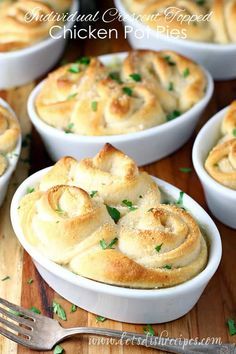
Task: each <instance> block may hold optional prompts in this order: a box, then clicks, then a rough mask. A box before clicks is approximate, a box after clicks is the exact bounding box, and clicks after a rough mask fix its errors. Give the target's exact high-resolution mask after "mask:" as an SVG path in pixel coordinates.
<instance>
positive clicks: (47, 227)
mask: <svg viewBox="0 0 236 354" xmlns="http://www.w3.org/2000/svg"><path fill="white" fill-rule="evenodd" d="M19 217H20V220H21V226H22V229H23V232H24V235H25V237H26V239H27V240H28V241H29V242H30V244H31V245H33V246H34V247H37V248H38V249H39V250H40V251H41V252H42V254H44V255H45V256H47V257H48V258H49V259H51V260H52V261H54V262H57V263H59V264H65V265H66V264H68V262H69V261H70V260H71V259H72V258H73V256H74V255H75V254H77V253H80V252H85V251H86V250H87V249H90V248H91V247H93V246H94V245H96V244H97V243H99V240H101V239H104V240H109V239H112V238H114V237H115V235H116V230H115V229H114V222H113V220H112V219H111V217H110V216H109V214H108V212H107V209H106V207H105V205H104V204H102V203H99V202H98V201H97V200H95V199H92V198H91V197H90V196H89V195H88V194H87V193H86V192H85V191H83V190H82V189H80V188H77V187H73V186H62V185H61V186H56V187H53V188H51V189H49V190H48V191H46V192H40V191H36V192H33V193H30V194H27V195H26V196H25V197H24V198H23V199H22V200H21V202H20V208H19Z"/></svg>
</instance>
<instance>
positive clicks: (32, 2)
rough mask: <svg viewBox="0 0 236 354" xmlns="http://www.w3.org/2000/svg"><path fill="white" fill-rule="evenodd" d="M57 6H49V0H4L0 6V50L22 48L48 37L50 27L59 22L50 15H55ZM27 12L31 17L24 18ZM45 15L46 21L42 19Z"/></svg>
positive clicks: (6, 50)
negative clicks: (47, 17)
mask: <svg viewBox="0 0 236 354" xmlns="http://www.w3.org/2000/svg"><path fill="white" fill-rule="evenodd" d="M66 3H68V1H67V2H66ZM59 4H60V2H58V5H59ZM57 8H58V7H57ZM57 8H53V7H51V6H50V1H40V0H16V1H4V2H3V4H2V7H1V8H0V22H1V26H0V52H9V51H15V50H19V49H23V48H26V47H29V46H31V45H33V44H35V43H37V42H39V41H41V40H43V39H45V38H46V37H49V31H50V28H51V27H52V26H54V25H58V23H59V24H60V22H58V21H56V20H55V19H54V18H53V17H50V15H51V14H54V16H56V9H57ZM59 8H60V6H59ZM62 9H63V6H62ZM29 14H32V15H31V16H32V18H31V19H29V17H28V19H27V20H26V16H27V15H29ZM46 16H49V19H48V20H47V21H45V20H43V17H44V18H46ZM40 18H42V19H40Z"/></svg>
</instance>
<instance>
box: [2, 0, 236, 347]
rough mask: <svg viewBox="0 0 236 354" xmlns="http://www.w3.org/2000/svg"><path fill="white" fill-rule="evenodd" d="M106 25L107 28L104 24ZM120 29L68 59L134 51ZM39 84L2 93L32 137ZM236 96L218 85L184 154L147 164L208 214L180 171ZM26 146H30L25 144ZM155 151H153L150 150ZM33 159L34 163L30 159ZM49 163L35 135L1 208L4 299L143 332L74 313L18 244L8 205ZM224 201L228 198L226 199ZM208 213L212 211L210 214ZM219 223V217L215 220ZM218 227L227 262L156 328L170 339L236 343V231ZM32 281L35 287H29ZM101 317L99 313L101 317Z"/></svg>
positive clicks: (191, 179)
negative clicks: (187, 305)
mask: <svg viewBox="0 0 236 354" xmlns="http://www.w3.org/2000/svg"><path fill="white" fill-rule="evenodd" d="M99 6H100V9H101V11H103V9H104V10H105V9H106V8H109V7H112V6H113V4H112V1H110V0H106V1H102V5H101V4H100V5H99ZM102 26H103V27H104V24H103V25H102ZM113 26H116V27H117V29H118V30H119V39H117V40H98V39H96V40H93V39H90V40H73V41H71V42H69V44H68V47H67V50H66V52H65V55H64V57H65V58H66V59H68V60H74V59H75V58H77V57H78V56H80V55H89V56H93V55H99V54H106V53H112V52H119V51H125V50H129V49H130V47H129V44H128V42H127V41H125V40H124V38H123V29H122V25H121V23H118V22H117V23H114V24H113ZM34 84H35V83H32V84H29V85H26V86H24V87H21V88H17V89H12V90H9V91H2V92H0V96H1V97H3V98H5V99H6V100H7V101H8V102H9V103H10V104H12V106H13V108H14V109H15V110H16V112H17V114H18V116H19V117H20V121H21V125H22V129H23V133H24V134H27V133H28V132H29V131H30V129H31V127H30V123H29V120H28V117H27V114H26V101H27V97H28V94H29V92H30V91H31V89H32V88H33V86H34ZM235 96H236V81H227V82H216V83H215V93H214V97H213V98H212V100H211V102H210V104H209V106H208V108H207V110H206V112H205V114H204V115H203V116H202V118H201V120H200V123H199V125H198V128H197V130H196V132H195V134H194V136H193V137H192V138H191V140H190V141H189V142H188V143H187V144H185V145H184V146H183V147H182V148H181V149H180V150H178V151H177V152H175V153H174V154H172V155H171V156H169V157H167V158H165V159H163V160H161V161H159V162H156V163H153V164H151V165H148V166H145V167H144V169H145V170H146V171H148V172H149V173H150V174H152V175H154V176H157V177H159V178H161V179H164V180H165V181H167V182H169V183H172V184H174V185H175V186H177V187H178V188H180V189H181V190H183V191H184V192H186V193H187V194H189V195H190V196H191V197H193V198H194V199H195V200H196V201H197V202H198V203H200V204H201V205H202V206H203V207H204V208H205V210H206V211H208V208H207V205H206V201H205V198H204V195H203V190H202V187H201V184H200V182H199V180H198V177H197V175H196V173H195V172H194V170H193V171H192V172H191V173H182V172H180V170H179V169H180V167H192V168H193V166H192V160H191V152H192V146H193V142H194V139H195V136H196V134H197V131H198V130H199V128H200V127H201V126H202V125H203V124H204V123H205V122H206V121H207V120H208V119H209V118H210V117H211V116H212V115H213V114H214V113H216V112H217V111H219V110H220V109H221V108H223V107H224V106H226V105H228V104H229V103H230V102H231V101H232V100H233V99H235ZM26 145H27V144H26ZM150 148H151V147H150ZM28 159H29V161H28ZM51 164H52V162H51V161H50V159H49V157H48V155H47V153H46V151H45V148H44V146H43V144H42V141H41V139H40V138H39V136H38V134H37V133H36V132H35V131H34V130H33V131H32V143H31V146H29V145H28V146H25V147H24V149H23V155H22V157H21V162H20V164H19V166H18V169H17V171H16V173H15V175H14V177H13V179H12V182H11V185H10V188H9V192H8V197H7V199H6V201H5V204H4V206H3V207H2V208H1V209H0V260H1V262H0V279H2V278H4V277H5V276H10V279H9V280H6V281H4V282H0V297H5V298H7V299H8V300H10V301H13V302H15V303H21V304H22V305H23V306H25V307H26V308H30V307H31V306H36V307H38V308H39V309H40V310H41V311H42V313H44V314H46V315H48V316H52V311H51V306H52V301H53V300H54V299H55V300H56V301H58V302H59V303H60V304H61V305H62V306H63V307H64V308H65V310H66V312H67V317H68V320H67V321H66V322H63V323H62V325H63V326H65V327H70V326H99V327H109V328H113V329H119V330H124V331H135V332H139V333H143V326H142V325H129V324H122V323H119V322H114V321H111V320H107V321H105V322H104V323H96V316H95V315H94V314H91V313H88V312H86V311H84V310H81V309H77V311H76V312H75V313H70V307H71V304H70V303H68V302H67V301H66V300H64V299H62V298H61V297H60V296H59V295H57V294H56V293H55V292H54V291H53V290H52V289H50V288H49V287H48V286H47V284H46V283H45V282H44V281H43V280H42V278H41V277H40V275H39V274H38V273H37V271H36V269H35V267H34V265H33V263H32V261H31V259H30V257H29V256H28V255H27V254H26V253H25V252H23V251H22V249H21V247H20V245H19V244H18V242H17V240H16V238H15V236H14V233H13V231H12V228H11V226H10V219H9V205H10V201H11V197H12V194H13V192H14V190H15V189H16V186H17V185H18V184H19V183H20V182H21V181H22V180H23V179H24V178H26V176H27V174H28V172H29V169H30V173H33V172H35V171H38V170H39V169H42V168H44V167H47V166H50V165H51ZM222 203H224V200H222ZM208 212H209V211H208ZM213 219H214V217H213ZM215 221H216V224H217V226H218V228H219V230H220V233H221V237H222V242H223V258H222V261H221V265H220V267H219V269H218V271H217V273H216V274H215V276H214V277H213V279H212V280H211V282H210V283H209V285H208V287H207V288H206V290H205V291H204V293H203V295H202V296H201V298H200V300H199V302H198V303H197V305H196V306H195V307H194V309H193V310H192V311H191V312H190V313H189V314H187V315H186V316H184V317H182V318H180V319H178V320H176V321H173V322H170V323H167V324H160V325H154V326H153V328H154V330H155V332H156V334H160V333H161V332H162V331H163V330H166V331H167V332H168V335H169V336H171V337H179V336H183V337H186V338H195V337H199V338H206V337H214V338H215V337H221V339H222V341H224V342H231V343H236V336H234V337H230V336H229V334H228V329H227V326H226V320H227V319H228V318H234V319H235V320H236V301H235V300H236V277H235V259H236V232H235V231H234V230H232V229H230V228H228V227H226V226H224V225H223V224H221V223H220V222H218V221H217V220H215ZM30 278H32V279H33V283H32V284H31V285H30V284H28V283H27V281H28V279H30ZM98 315H99V314H98ZM62 346H63V348H64V349H65V352H66V354H84V353H86V354H87V353H88V354H95V353H96V354H97V353H98V352H99V353H102V354H108V353H110V354H118V353H119V354H121V353H122V354H123V353H124V354H130V353H136V354H142V353H150V354H151V353H153V354H154V353H157V352H158V351H155V350H152V349H146V348H141V347H134V346H123V347H122V346H106V345H105V346H101V345H100V346H97V345H90V344H89V340H88V338H86V337H80V338H74V339H72V340H68V341H67V342H65V343H63V344H62ZM0 353H1V354H23V353H24V354H30V353H31V354H33V353H36V352H33V351H30V350H28V349H25V348H23V347H20V346H19V347H17V346H16V345H15V344H14V343H11V342H10V341H8V340H6V339H4V338H0Z"/></svg>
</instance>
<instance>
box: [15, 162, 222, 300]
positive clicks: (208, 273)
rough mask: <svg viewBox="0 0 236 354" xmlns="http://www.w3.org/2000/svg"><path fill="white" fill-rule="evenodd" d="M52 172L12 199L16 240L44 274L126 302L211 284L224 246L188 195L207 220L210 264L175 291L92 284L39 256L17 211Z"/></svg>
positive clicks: (29, 181) (34, 178)
mask: <svg viewBox="0 0 236 354" xmlns="http://www.w3.org/2000/svg"><path fill="white" fill-rule="evenodd" d="M50 169H51V167H47V168H45V169H43V170H40V171H38V172H36V173H34V174H33V175H31V176H30V177H28V178H27V179H26V180H25V181H24V182H23V183H22V184H21V185H20V186H19V187H18V189H17V191H16V192H15V194H14V196H13V199H12V203H11V208H10V215H11V222H12V226H13V229H14V231H15V234H16V237H17V238H18V240H19V242H20V243H21V245H22V246H23V248H24V249H25V250H26V251H27V252H28V253H29V255H30V256H31V257H32V259H33V260H34V261H35V262H36V263H38V264H40V265H41V266H42V267H43V268H44V269H45V270H47V271H48V272H50V273H52V274H53V275H54V276H57V277H58V278H60V279H62V280H63V281H65V282H69V283H71V284H73V285H74V286H78V287H83V288H85V289H87V290H90V291H94V290H95V291H96V292H98V293H106V294H110V295H113V296H125V297H127V298H142V297H146V298H156V297H165V296H166V295H168V294H170V292H171V293H175V294H176V295H178V294H181V293H182V292H184V291H189V290H193V289H196V288H199V287H203V286H205V285H206V284H207V283H208V282H209V280H210V279H211V278H212V276H213V275H214V273H215V272H216V270H217V268H218V266H219V263H220V260H221V256H222V244H221V238H220V234H219V231H218V229H217V227H216V225H215V223H214V221H213V220H212V219H211V217H210V216H209V215H208V214H207V212H206V211H205V210H204V209H203V208H202V207H201V206H200V205H199V204H198V203H197V202H196V201H194V200H193V199H192V198H191V197H190V196H188V195H187V194H185V201H186V200H187V203H192V204H193V205H194V207H197V208H198V209H199V211H200V212H201V213H202V215H203V216H204V219H205V218H206V219H207V226H208V232H209V234H210V235H211V236H208V237H209V241H210V252H209V258H208V263H207V265H206V267H205V269H203V271H202V272H200V273H199V274H198V275H196V276H195V277H194V278H192V279H190V280H188V281H186V282H185V283H183V284H179V285H176V286H174V287H170V288H164V289H132V288H125V287H119V286H116V285H109V284H104V283H101V282H98V281H95V280H91V279H88V278H85V277H82V276H79V275H76V274H74V273H72V272H71V271H69V270H67V269H66V268H64V267H63V266H61V265H58V264H56V263H55V262H53V261H51V260H49V259H48V258H46V257H45V256H43V255H42V254H41V253H40V251H38V250H36V249H34V247H33V246H31V245H30V244H29V243H28V242H27V241H26V239H25V237H24V235H23V232H22V230H21V227H20V223H19V217H18V211H17V210H18V206H19V202H20V200H21V198H22V197H23V196H24V195H25V193H26V191H27V188H28V187H32V185H35V184H37V183H38V182H39V180H40V178H41V177H42V176H43V175H44V174H45V173H46V172H48V171H49V170H50ZM152 178H153V179H154V181H155V182H156V183H157V184H158V185H159V186H160V188H161V189H165V188H166V189H168V190H170V189H171V190H172V193H174V194H176V196H177V195H179V192H180V190H179V189H178V188H176V187H174V186H173V185H171V184H169V183H167V182H165V181H163V180H160V179H158V178H156V177H152Z"/></svg>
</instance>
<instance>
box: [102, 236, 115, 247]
mask: <svg viewBox="0 0 236 354" xmlns="http://www.w3.org/2000/svg"><path fill="white" fill-rule="evenodd" d="M117 241H118V238H117V237H115V238H113V240H112V241H111V242H110V243H108V244H107V243H106V241H105V240H104V239H102V240H100V246H101V247H102V249H103V250H108V249H110V250H113V249H114V247H113V246H114V245H115V244H116V243H117Z"/></svg>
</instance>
